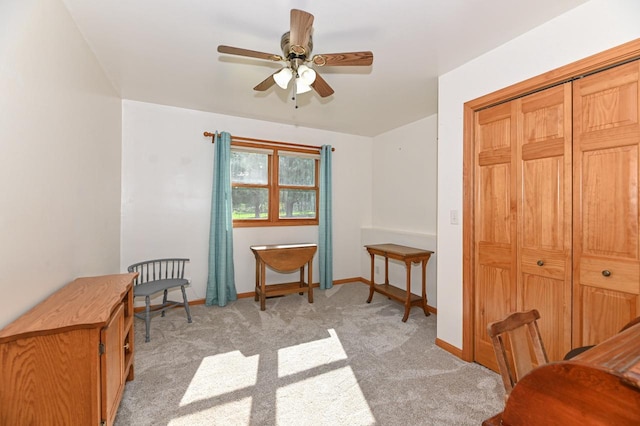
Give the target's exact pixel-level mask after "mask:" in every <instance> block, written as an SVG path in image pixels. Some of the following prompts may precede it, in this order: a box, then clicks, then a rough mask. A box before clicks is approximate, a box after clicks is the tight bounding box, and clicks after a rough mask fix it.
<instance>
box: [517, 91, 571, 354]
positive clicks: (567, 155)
mask: <svg viewBox="0 0 640 426" xmlns="http://www.w3.org/2000/svg"><path fill="white" fill-rule="evenodd" d="M515 102H516V105H517V110H518V132H517V135H518V150H517V158H518V176H519V182H518V188H519V189H520V190H519V192H518V272H519V273H518V287H517V293H518V309H519V310H527V309H537V310H538V311H539V312H540V316H541V319H540V321H539V325H540V332H541V335H542V339H543V342H544V344H545V347H546V349H547V354H548V356H549V359H550V360H552V361H555V360H560V359H562V358H563V357H564V355H565V354H566V352H568V351H569V350H570V349H571V274H572V271H571V196H572V195H571V191H572V187H571V175H572V172H571V141H572V137H571V128H572V127H571V86H570V84H569V83H567V84H564V85H561V86H557V87H553V88H550V89H546V90H544V91H541V92H538V93H535V94H532V95H528V96H525V97H523V98H521V99H518V100H517V101H515Z"/></svg>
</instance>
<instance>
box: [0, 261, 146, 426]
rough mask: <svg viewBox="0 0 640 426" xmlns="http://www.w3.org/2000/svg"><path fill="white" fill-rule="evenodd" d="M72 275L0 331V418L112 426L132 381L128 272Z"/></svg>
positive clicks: (0, 420)
mask: <svg viewBox="0 0 640 426" xmlns="http://www.w3.org/2000/svg"><path fill="white" fill-rule="evenodd" d="M136 275H137V274H117V275H105V276H99V277H86V278H78V279H76V280H74V281H73V282H71V283H69V284H68V285H66V286H65V287H63V288H62V289H60V290H59V291H57V292H56V293H54V294H52V295H51V296H50V297H49V298H47V299H46V300H45V301H43V302H42V303H40V304H39V305H37V306H35V307H34V308H33V309H31V310H30V311H29V312H27V313H26V314H24V315H23V316H21V317H20V318H18V319H17V320H16V321H14V322H13V323H11V324H9V325H7V326H6V327H5V328H4V329H2V330H0V378H1V379H0V425H2V426H4V425H53V424H59V425H67V426H72V425H83V426H85V425H96V426H98V425H111V424H113V421H114V419H115V416H116V412H117V410H118V405H119V404H120V400H121V398H122V391H123V389H124V384H125V381H127V380H133V353H134V339H133V279H134V278H135V277H136Z"/></svg>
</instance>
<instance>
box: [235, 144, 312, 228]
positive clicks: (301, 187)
mask: <svg viewBox="0 0 640 426" xmlns="http://www.w3.org/2000/svg"><path fill="white" fill-rule="evenodd" d="M319 159H320V156H319V155H318V152H317V150H315V151H314V150H308V149H301V148H295V147H286V148H283V147H280V146H277V145H267V144H252V143H245V142H234V143H233V144H232V146H231V186H232V205H233V224H234V226H287V225H317V224H318V163H319Z"/></svg>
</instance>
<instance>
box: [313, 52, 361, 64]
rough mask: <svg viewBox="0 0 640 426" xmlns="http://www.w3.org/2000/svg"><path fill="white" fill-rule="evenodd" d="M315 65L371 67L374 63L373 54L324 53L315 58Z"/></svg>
mask: <svg viewBox="0 0 640 426" xmlns="http://www.w3.org/2000/svg"><path fill="white" fill-rule="evenodd" d="M313 63H314V64H315V65H317V66H319V67H322V66H325V65H327V66H341V65H349V66H359V65H371V64H372V63H373V53H372V52H368V51H367V52H343V53H323V54H320V55H314V56H313Z"/></svg>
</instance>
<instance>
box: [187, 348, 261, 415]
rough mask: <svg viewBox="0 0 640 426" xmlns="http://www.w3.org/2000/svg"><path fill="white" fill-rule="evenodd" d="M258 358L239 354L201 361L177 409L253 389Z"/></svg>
mask: <svg viewBox="0 0 640 426" xmlns="http://www.w3.org/2000/svg"><path fill="white" fill-rule="evenodd" d="M259 358H260V357H259V356H258V355H254V356H250V357H246V356H244V355H242V353H241V352H240V351H233V352H227V353H224V354H219V355H214V356H208V357H206V358H203V359H202V362H201V363H200V366H199V367H198V371H196V374H194V375H193V378H192V379H191V382H190V383H189V387H188V388H187V391H186V392H185V393H184V395H183V396H182V400H181V401H180V406H181V407H183V406H185V405H188V404H192V403H194V402H196V401H202V400H205V399H211V398H215V397H217V396H221V395H225V394H228V393H231V392H234V391H238V390H241V389H245V388H248V387H251V386H255V384H256V381H257V377H258V361H259Z"/></svg>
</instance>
